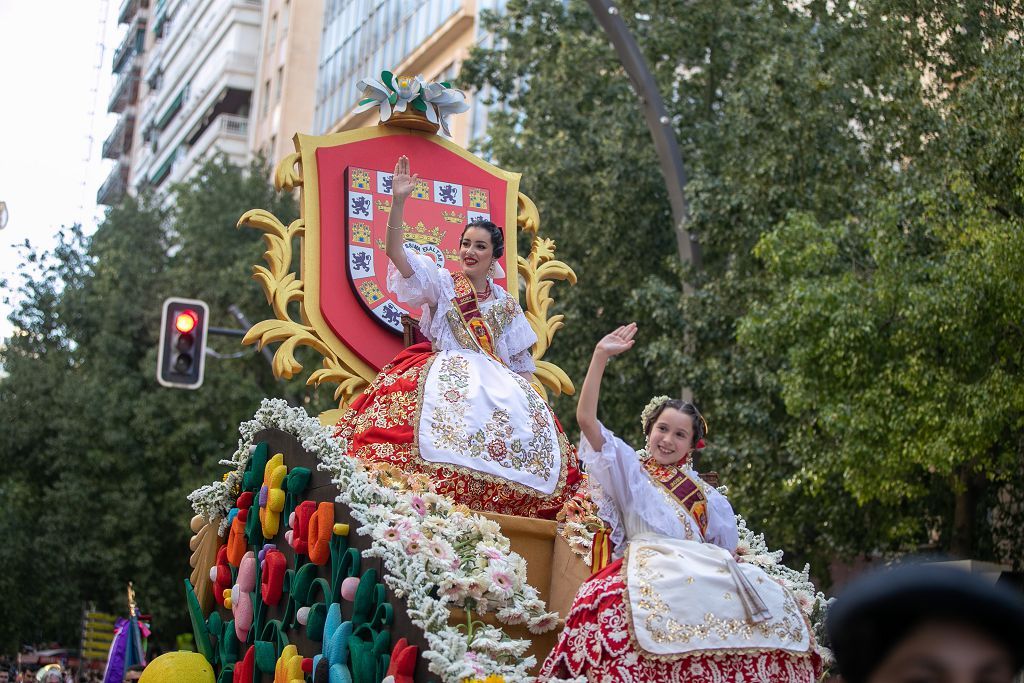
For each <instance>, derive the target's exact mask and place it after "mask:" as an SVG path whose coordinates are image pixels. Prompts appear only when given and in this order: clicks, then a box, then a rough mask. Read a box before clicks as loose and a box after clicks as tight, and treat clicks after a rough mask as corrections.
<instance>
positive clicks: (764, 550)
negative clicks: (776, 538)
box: [720, 489, 832, 668]
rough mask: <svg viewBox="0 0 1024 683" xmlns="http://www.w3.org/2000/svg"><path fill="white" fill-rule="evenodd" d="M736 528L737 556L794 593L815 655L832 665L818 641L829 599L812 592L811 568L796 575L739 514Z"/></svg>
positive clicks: (805, 568) (828, 654)
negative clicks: (807, 623)
mask: <svg viewBox="0 0 1024 683" xmlns="http://www.w3.org/2000/svg"><path fill="white" fill-rule="evenodd" d="M720 490H721V489H720ZM736 528H737V530H738V531H739V542H738V543H737V544H736V554H737V555H738V556H739V557H740V558H741V559H742V560H743V561H744V562H749V563H750V564H756V565H758V566H759V567H761V569H763V570H764V572H765V573H766V574H767V575H768V576H770V577H771V578H773V579H775V580H776V581H778V582H779V583H780V584H782V585H783V586H785V587H786V588H787V589H788V590H789V591H790V592H791V593H792V594H793V597H794V598H795V599H796V603H797V605H799V607H800V611H801V612H803V614H804V616H806V617H807V620H808V621H809V622H810V624H811V628H812V630H813V631H814V638H815V644H816V647H817V651H818V654H819V655H820V656H821V658H822V663H823V664H824V666H825V667H826V668H827V667H828V666H829V665H830V664H831V663H832V652H831V651H830V650H829V649H828V648H827V647H825V646H824V645H821V642H822V638H823V637H824V635H825V612H826V611H827V610H828V605H829V602H830V600H829V599H828V598H826V597H825V594H824V593H822V592H821V591H818V590H815V588H814V584H813V583H812V582H811V578H810V572H811V565H809V564H807V565H804V568H803V571H799V572H798V571H796V570H795V569H791V568H789V567H787V566H786V565H784V564H782V555H783V553H782V551H781V550H769V549H768V544H767V543H765V542H764V534H755V533H754V532H753V531H751V530H750V529H748V528H747V520H745V519H743V517H742V516H740V515H736Z"/></svg>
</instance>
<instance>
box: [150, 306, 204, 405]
mask: <svg viewBox="0 0 1024 683" xmlns="http://www.w3.org/2000/svg"><path fill="white" fill-rule="evenodd" d="M209 314H210V309H209V307H208V306H207V305H206V304H205V303H204V302H202V301H199V300H197V299H176V298H174V297H171V298H169V299H167V300H166V301H164V312H163V316H161V319H160V357H159V358H158V359H157V365H156V381H158V382H160V384H162V385H163V386H165V387H177V388H179V389H198V388H199V387H200V386H201V385H202V383H203V370H204V369H205V367H206V332H207V329H208V325H207V321H208V319H209V317H210V315H209Z"/></svg>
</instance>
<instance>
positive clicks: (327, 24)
mask: <svg viewBox="0 0 1024 683" xmlns="http://www.w3.org/2000/svg"><path fill="white" fill-rule="evenodd" d="M504 6H505V0H122V4H121V8H120V12H119V17H118V21H119V23H120V24H122V25H124V26H126V32H125V36H124V38H123V40H122V42H121V44H120V45H119V46H118V48H117V49H116V50H115V54H114V61H113V70H114V73H115V74H117V76H118V78H117V84H116V86H115V88H114V90H113V92H112V94H111V97H110V103H109V110H110V111H111V112H117V113H119V114H120V115H121V116H120V119H119V120H118V122H117V124H116V125H115V127H114V129H113V130H112V131H111V133H110V135H109V136H108V138H107V140H106V141H105V142H104V145H103V154H104V157H106V158H110V159H114V160H115V162H116V163H115V165H114V168H113V169H112V170H111V172H110V175H109V176H108V178H107V180H106V181H105V182H104V184H103V186H102V187H101V188H100V190H99V192H98V193H97V198H96V199H97V203H98V204H106V205H111V204H116V203H117V202H118V201H119V200H120V199H121V198H122V197H123V196H124V194H125V193H126V192H130V193H135V192H138V191H139V190H142V189H145V188H154V189H157V190H160V189H166V187H169V186H170V185H171V184H173V183H175V182H177V181H181V180H185V179H187V178H188V177H189V176H190V174H191V173H192V172H194V170H195V169H197V168H198V167H199V165H201V163H202V161H203V160H204V159H205V158H206V157H207V156H208V155H210V154H213V153H215V152H224V153H226V154H227V156H228V158H229V159H231V160H232V161H233V162H235V163H239V164H244V163H246V162H247V161H248V160H249V159H251V158H252V156H253V155H254V154H257V153H262V154H263V155H264V156H266V157H267V159H268V160H270V162H271V163H274V162H277V161H278V160H280V159H281V158H283V157H284V156H285V155H286V154H288V153H289V152H291V151H292V149H293V147H292V143H291V139H292V136H293V135H294V134H295V133H296V132H304V133H313V134H325V133H330V132H336V131H341V130H349V129H352V128H359V127H362V126H366V125H372V124H373V123H374V122H375V121H376V116H377V114H376V112H375V111H369V112H364V113H361V114H354V113H353V112H352V109H353V108H354V107H355V104H356V101H357V100H358V98H359V93H358V91H357V88H356V84H357V83H358V82H359V80H360V79H362V78H364V77H366V76H370V75H376V76H379V75H380V72H381V71H383V70H384V69H388V70H390V71H393V72H395V73H396V74H413V75H422V76H424V77H425V78H426V79H427V80H432V81H441V80H453V79H455V78H456V76H457V75H458V70H459V67H460V65H461V63H462V61H463V60H465V58H466V57H467V56H468V54H469V50H470V48H471V47H472V46H473V45H475V44H478V43H481V42H484V41H487V40H489V36H487V35H486V34H485V33H484V32H483V29H482V27H481V24H480V13H481V12H482V11H483V10H493V11H498V12H500V11H503V10H504ZM471 97H473V95H472V94H471ZM471 104H472V106H471V108H470V110H469V112H467V113H466V114H464V115H460V116H456V117H454V118H453V121H452V133H453V136H454V139H455V141H456V142H458V143H459V144H461V145H463V146H466V145H468V144H469V142H470V141H471V140H474V139H477V138H479V137H481V136H482V135H483V134H484V132H485V130H486V125H487V108H486V107H484V106H482V105H477V104H476V102H472V103H471Z"/></svg>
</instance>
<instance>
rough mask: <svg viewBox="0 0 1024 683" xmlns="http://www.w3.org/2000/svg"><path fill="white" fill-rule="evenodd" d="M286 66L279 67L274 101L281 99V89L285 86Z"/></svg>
mask: <svg viewBox="0 0 1024 683" xmlns="http://www.w3.org/2000/svg"><path fill="white" fill-rule="evenodd" d="M283 83H284V67H283V66H279V67H277V90H276V92H275V93H274V102H280V101H281V90H282V89H283V88H284V85H283Z"/></svg>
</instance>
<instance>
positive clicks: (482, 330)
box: [452, 271, 501, 363]
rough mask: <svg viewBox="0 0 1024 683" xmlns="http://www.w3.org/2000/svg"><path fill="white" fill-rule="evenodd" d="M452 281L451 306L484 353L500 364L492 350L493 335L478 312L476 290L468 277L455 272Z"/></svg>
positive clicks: (478, 303)
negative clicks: (453, 293)
mask: <svg viewBox="0 0 1024 683" xmlns="http://www.w3.org/2000/svg"><path fill="white" fill-rule="evenodd" d="M452 280H454V281H455V297H454V298H452V306H454V307H455V310H456V311H458V312H459V318H460V319H461V320H462V324H463V326H464V327H465V328H466V330H467V331H469V334H470V336H472V337H473V339H474V340H476V343H477V344H479V345H480V348H481V349H482V350H483V352H484V353H486V354H487V355H488V356H490V357H491V358H493V359H495V360H496V361H498V362H499V363H501V358H499V357H498V354H497V352H496V351H495V350H494V335H493V334H492V333H491V328H490V326H489V325H488V324H487V321H486V320H484V316H483V314H482V313H481V312H480V302H479V301H478V300H477V298H476V290H475V289H473V283H472V282H470V280H469V276H467V275H466V274H465V273H463V272H459V271H456V272H454V273H452Z"/></svg>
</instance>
